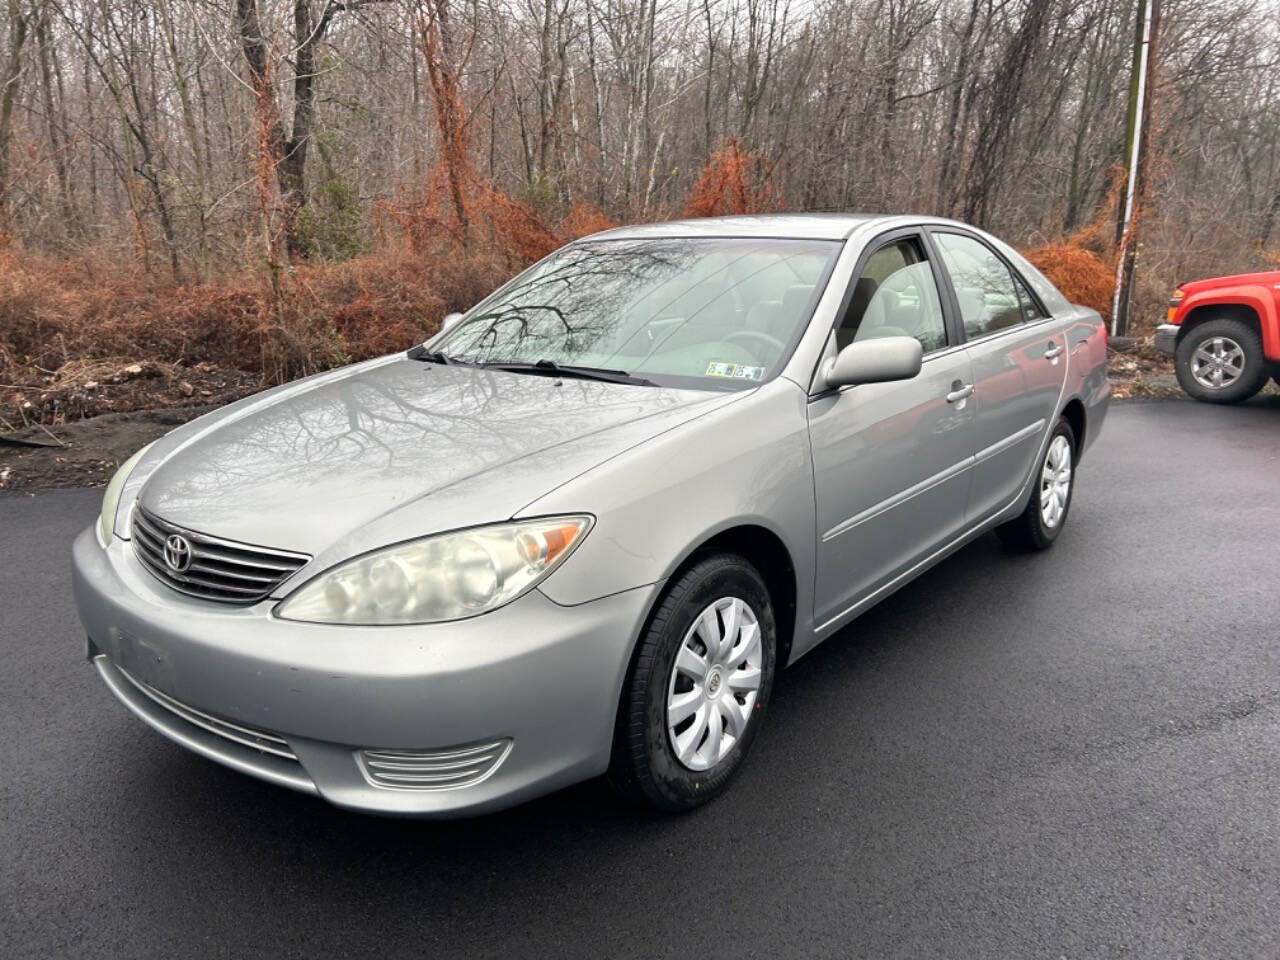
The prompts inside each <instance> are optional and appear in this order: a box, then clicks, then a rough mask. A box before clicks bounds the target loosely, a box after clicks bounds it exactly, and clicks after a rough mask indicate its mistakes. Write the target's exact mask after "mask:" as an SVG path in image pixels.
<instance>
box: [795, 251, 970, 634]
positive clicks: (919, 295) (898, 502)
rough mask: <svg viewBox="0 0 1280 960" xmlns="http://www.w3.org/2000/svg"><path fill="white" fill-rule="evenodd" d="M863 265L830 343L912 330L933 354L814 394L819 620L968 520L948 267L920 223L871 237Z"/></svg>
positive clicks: (964, 413) (964, 404) (962, 397)
mask: <svg viewBox="0 0 1280 960" xmlns="http://www.w3.org/2000/svg"><path fill="white" fill-rule="evenodd" d="M855 276H856V277H857V279H856V280H855V281H854V283H853V284H852V285H851V286H850V288H849V291H848V292H847V293H846V297H845V304H844V307H843V309H842V315H841V320H840V321H839V323H838V325H837V327H836V329H835V330H834V331H833V332H832V342H831V343H830V345H829V352H830V354H831V355H834V353H835V352H836V350H837V349H838V348H840V347H844V346H846V345H847V344H849V343H852V342H853V341H854V340H866V339H873V338H876V337H885V336H914V337H916V338H917V339H918V340H920V342H921V344H922V345H923V347H924V351H925V356H924V362H923V365H922V368H921V371H920V373H919V374H918V375H917V376H916V377H914V378H913V379H911V380H903V381H900V382H896V383H872V384H859V385H857V386H852V387H844V388H842V389H840V390H831V391H824V392H822V393H820V394H817V395H815V396H812V397H811V398H810V401H809V407H808V412H809V434H810V438H811V446H812V451H813V466H814V486H815V495H816V500H817V508H818V516H817V519H818V529H817V535H818V547H817V578H816V591H815V597H814V614H815V620H816V622H817V624H818V625H819V626H818V629H819V630H822V629H824V628H827V627H831V626H834V625H836V624H837V622H838V621H841V620H842V619H845V618H846V615H848V614H851V613H852V612H854V610H855V608H856V607H859V606H860V605H862V604H863V602H864V601H866V600H868V598H870V597H872V596H873V595H875V594H877V592H878V591H879V589H880V588H881V587H882V586H884V585H885V584H887V583H889V582H891V581H892V580H893V579H895V578H896V577H897V576H899V575H900V574H901V573H902V572H903V571H904V570H906V569H909V568H910V567H911V566H912V565H913V564H914V563H916V562H917V561H918V560H919V559H920V558H921V557H923V556H926V555H928V554H929V553H930V552H932V551H933V550H935V549H936V548H937V546H938V545H939V544H940V543H943V542H945V541H947V540H949V539H950V538H952V537H953V536H954V535H955V534H956V533H957V532H958V531H959V530H960V528H961V527H962V525H963V522H964V510H965V503H966V501H967V499H968V485H969V475H968V472H967V470H966V468H967V466H968V464H969V461H970V459H971V457H972V454H973V444H974V436H973V429H974V414H973V404H972V402H971V400H970V397H969V392H970V391H971V389H972V377H971V376H970V362H969V357H968V354H967V353H966V352H965V350H964V348H963V347H960V346H958V345H957V343H956V337H955V328H954V326H953V325H952V324H950V323H948V322H947V320H946V319H944V317H945V310H944V303H945V301H944V299H943V297H942V295H941V290H942V287H941V275H940V268H939V267H938V265H937V264H936V263H935V262H934V261H933V260H932V259H931V258H930V257H929V256H928V245H927V243H926V241H925V237H924V235H923V232H922V231H919V230H907V231H898V232H896V233H893V234H888V235H886V236H884V237H881V238H879V239H878V240H877V241H874V242H873V243H872V244H871V245H870V246H869V248H868V251H867V253H865V254H864V255H863V258H862V262H861V263H860V265H859V268H858V270H857V272H856V273H855Z"/></svg>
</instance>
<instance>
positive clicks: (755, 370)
mask: <svg viewBox="0 0 1280 960" xmlns="http://www.w3.org/2000/svg"><path fill="white" fill-rule="evenodd" d="M706 376H708V377H724V378H726V379H728V380H759V379H761V378H762V377H763V376H764V367H744V366H743V365H742V364H740V363H717V362H716V361H715V360H712V361H711V362H710V363H708V364H707V372H706Z"/></svg>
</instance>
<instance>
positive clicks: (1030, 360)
mask: <svg viewBox="0 0 1280 960" xmlns="http://www.w3.org/2000/svg"><path fill="white" fill-rule="evenodd" d="M929 235H930V239H931V241H932V243H933V245H934V248H935V249H936V250H937V252H938V259H939V260H940V261H941V262H942V264H943V266H944V267H945V273H946V276H947V279H948V281H949V284H950V294H951V296H952V297H953V298H954V301H953V302H954V305H955V310H956V313H957V315H958V316H959V318H960V322H961V325H962V327H963V330H964V338H965V342H966V344H967V346H966V348H965V350H966V352H967V354H968V356H969V359H970V361H971V363H972V364H973V383H974V401H975V406H976V408H977V409H976V413H977V424H976V427H975V436H976V440H977V442H976V446H975V454H974V465H973V469H972V471H971V473H972V479H971V483H970V487H969V503H968V508H967V511H966V513H967V518H968V520H969V522H970V523H973V522H978V521H981V520H984V519H986V518H987V517H989V516H991V515H992V514H994V513H995V512H997V511H999V510H1001V509H1003V508H1004V507H1006V506H1008V504H1009V503H1010V501H1012V500H1013V498H1014V497H1015V496H1016V495H1017V494H1018V492H1019V490H1021V488H1022V486H1023V483H1024V482H1025V480H1026V478H1027V476H1028V475H1029V473H1030V471H1031V467H1032V463H1033V461H1034V460H1035V458H1036V456H1037V455H1038V454H1039V451H1040V446H1041V444H1042V442H1043V440H1044V438H1045V435H1046V434H1047V433H1048V431H1049V430H1050V429H1051V428H1052V427H1053V421H1054V418H1055V416H1056V414H1057V407H1058V403H1059V402H1060V400H1061V397H1062V388H1063V384H1064V383H1065V381H1066V372H1067V358H1066V338H1065V335H1064V334H1063V332H1062V331H1061V329H1060V326H1061V325H1060V324H1059V323H1057V322H1056V321H1055V320H1054V319H1053V318H1052V317H1050V316H1049V314H1048V312H1047V311H1046V310H1045V309H1044V307H1043V305H1042V304H1041V303H1040V302H1039V301H1038V300H1037V299H1036V297H1034V296H1033V295H1032V293H1031V291H1030V289H1029V288H1028V286H1027V284H1026V282H1025V281H1023V280H1022V278H1021V277H1020V276H1018V274H1017V272H1016V271H1015V270H1013V269H1012V267H1011V266H1010V265H1009V264H1008V263H1007V262H1006V261H1005V260H1004V258H1003V257H1001V256H1000V255H999V254H998V253H997V252H996V251H995V250H994V249H993V248H992V247H991V246H989V245H988V244H987V243H986V242H985V241H983V240H982V239H981V238H980V237H978V236H977V235H975V234H970V233H967V232H962V231H960V230H957V229H953V228H951V227H946V228H938V229H933V230H930V232H929Z"/></svg>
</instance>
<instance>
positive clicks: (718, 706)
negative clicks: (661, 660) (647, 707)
mask: <svg viewBox="0 0 1280 960" xmlns="http://www.w3.org/2000/svg"><path fill="white" fill-rule="evenodd" d="M762 662H763V660H762V657H761V647H760V624H759V622H758V621H757V620H756V615H755V612H754V611H753V610H752V609H751V608H750V607H749V606H747V605H746V603H744V602H743V601H741V600H739V599H738V598H737V597H724V598H722V599H720V600H717V601H716V602H715V603H713V604H711V605H710V606H709V607H707V608H706V609H705V610H703V611H702V613H700V614H698V619H696V620H695V621H694V622H693V626H691V627H690V628H689V632H688V633H686V634H685V635H684V640H683V641H682V642H681V644H680V650H679V651H678V652H677V653H676V662H675V666H673V667H672V668H671V681H670V683H668V685H667V735H668V736H669V737H670V738H671V748H672V749H673V750H674V751H675V754H676V757H677V758H679V760H680V762H681V763H682V764H684V765H685V766H686V767H688V768H689V769H690V770H710V769H711V768H712V767H714V766H715V765H716V764H717V763H719V762H720V761H721V760H723V759H724V758H725V757H726V756H727V755H728V754H729V751H730V750H732V749H733V746H734V744H736V743H737V742H738V741H739V740H741V739H742V734H743V731H745V730H746V729H747V724H748V723H749V722H750V720H751V711H752V710H753V709H754V708H755V705H756V697H757V696H758V695H759V693H760V670H761V664H762Z"/></svg>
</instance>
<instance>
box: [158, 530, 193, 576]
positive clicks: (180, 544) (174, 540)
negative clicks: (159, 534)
mask: <svg viewBox="0 0 1280 960" xmlns="http://www.w3.org/2000/svg"><path fill="white" fill-rule="evenodd" d="M164 562H165V566H167V567H168V568H169V569H170V570H172V571H173V572H174V573H186V572H187V568H188V567H190V566H191V544H190V543H188V542H187V538H186V537H182V536H179V535H178V534H176V533H175V534H173V535H172V536H170V537H169V538H168V539H167V540H165V542H164Z"/></svg>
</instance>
